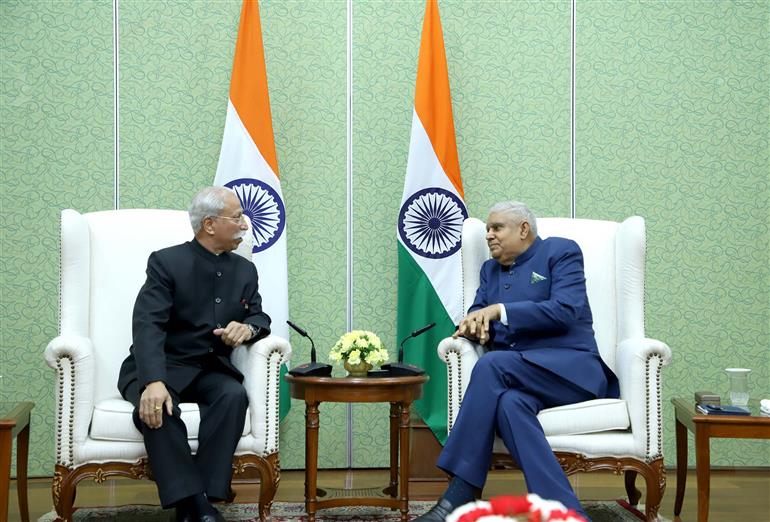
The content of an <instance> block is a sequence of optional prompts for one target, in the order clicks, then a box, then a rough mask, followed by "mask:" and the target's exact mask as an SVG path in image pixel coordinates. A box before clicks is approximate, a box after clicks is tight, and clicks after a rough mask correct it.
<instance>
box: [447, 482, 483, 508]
mask: <svg viewBox="0 0 770 522" xmlns="http://www.w3.org/2000/svg"><path fill="white" fill-rule="evenodd" d="M477 492H478V488H476V487H475V486H473V485H472V484H469V483H468V482H465V481H464V480H463V479H462V478H460V477H457V476H455V477H453V478H452V481H451V482H450V483H449V487H448V488H447V490H446V491H445V492H444V495H443V496H442V497H441V498H443V499H444V500H447V501H448V502H449V503H450V504H452V508H456V507H458V506H462V505H463V504H467V503H468V502H473V501H474V500H476V493H477Z"/></svg>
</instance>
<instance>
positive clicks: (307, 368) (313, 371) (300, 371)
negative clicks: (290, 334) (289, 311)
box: [286, 321, 332, 377]
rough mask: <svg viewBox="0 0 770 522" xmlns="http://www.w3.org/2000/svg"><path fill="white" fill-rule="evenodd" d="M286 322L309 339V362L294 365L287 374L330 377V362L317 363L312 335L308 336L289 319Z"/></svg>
mask: <svg viewBox="0 0 770 522" xmlns="http://www.w3.org/2000/svg"><path fill="white" fill-rule="evenodd" d="M286 324H288V325H289V326H291V328H292V330H294V331H295V332H297V333H298V334H300V335H301V336H302V337H307V338H308V339H310V362H309V363H305V364H300V365H299V366H295V367H294V368H292V369H291V370H289V375H294V376H295V377H330V376H331V374H332V366H331V364H324V363H318V362H316V360H315V358H316V355H315V343H314V342H313V339H312V337H310V336H309V335H308V334H307V332H306V331H305V330H303V329H302V328H300V327H299V326H297V325H296V324H294V323H292V322H291V321H286Z"/></svg>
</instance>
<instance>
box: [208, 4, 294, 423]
mask: <svg viewBox="0 0 770 522" xmlns="http://www.w3.org/2000/svg"><path fill="white" fill-rule="evenodd" d="M214 185H224V186H226V187H230V188H231V189H233V190H234V191H235V193H236V194H238V197H239V198H240V200H241V206H242V207H243V211H244V213H245V214H246V215H247V216H248V217H249V219H250V220H251V228H252V232H253V234H254V247H253V250H252V259H253V260H254V262H255V263H256V264H257V265H258V266H260V267H262V270H261V272H260V274H259V276H260V277H259V293H260V295H261V296H262V305H263V308H264V310H265V312H266V313H267V314H268V315H269V316H270V318H271V319H272V325H271V330H272V331H273V333H274V334H276V335H278V336H280V337H283V338H285V339H288V338H289V331H288V327H287V325H286V320H287V319H288V316H289V309H288V306H289V305H288V303H289V298H288V296H289V290H288V277H287V268H286V230H285V227H286V210H285V208H284V204H283V196H282V194H281V183H280V180H279V178H278V160H277V158H276V154H275V141H274V139H273V123H272V117H271V115H270V97H269V95H268V91H267V71H266V69H265V53H264V50H263V47H262V26H261V24H260V21H259V4H258V3H257V1H256V0H244V2H243V8H242V9H241V22H240V26H239V28H238V40H237V42H236V44H235V59H234V60H233V73H232V78H231V80H230V99H229V100H228V103H227V119H226V120H225V131H224V136H223V138H222V150H221V152H220V154H219V165H218V166H217V174H216V177H215V178H214ZM284 388H286V389H284ZM288 392H289V390H288V387H285V384H284V381H283V379H281V407H280V409H281V418H283V416H284V415H285V414H286V412H287V411H288V409H289V404H290V403H289V393H288Z"/></svg>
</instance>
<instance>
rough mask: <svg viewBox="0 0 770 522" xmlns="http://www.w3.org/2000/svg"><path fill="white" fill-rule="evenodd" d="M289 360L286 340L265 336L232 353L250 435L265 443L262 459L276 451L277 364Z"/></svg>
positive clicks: (278, 380)
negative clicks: (246, 399) (248, 414)
mask: <svg viewBox="0 0 770 522" xmlns="http://www.w3.org/2000/svg"><path fill="white" fill-rule="evenodd" d="M290 358H291V345H290V344H289V342H288V341H287V340H286V339H283V338H281V337H278V336H275V335H269V336H267V337H265V338H264V339H260V340H259V341H257V342H255V343H252V344H248V345H241V346H238V347H236V348H235V350H233V353H232V355H231V360H232V362H233V365H234V366H235V367H236V368H238V370H239V371H240V372H241V373H242V374H243V377H244V379H243V386H244V388H246V395H248V397H249V407H250V411H251V419H250V421H251V431H252V434H253V435H255V436H256V437H257V439H258V440H264V441H265V448H264V450H263V454H264V455H269V454H271V453H275V452H277V451H278V422H279V418H278V415H279V400H280V395H279V391H280V387H281V364H283V363H287V362H288V361H289V359H290Z"/></svg>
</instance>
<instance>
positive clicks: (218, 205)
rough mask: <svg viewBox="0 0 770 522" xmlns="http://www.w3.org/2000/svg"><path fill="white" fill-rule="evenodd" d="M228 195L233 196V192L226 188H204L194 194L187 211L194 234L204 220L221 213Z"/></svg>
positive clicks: (198, 230)
mask: <svg viewBox="0 0 770 522" xmlns="http://www.w3.org/2000/svg"><path fill="white" fill-rule="evenodd" d="M228 194H233V195H235V192H233V191H232V190H231V189H229V188H227V187H205V188H202V189H201V190H200V191H199V192H198V193H197V194H195V196H194V197H193V198H192V201H191V202H190V207H189V208H188V209H187V213H188V214H189V215H190V224H191V225H192V228H193V232H195V233H196V234H197V233H198V232H200V230H201V228H202V227H203V220H204V219H206V218H207V217H209V216H218V215H219V214H220V212H222V210H223V209H224V208H225V197H227V195H228Z"/></svg>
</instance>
